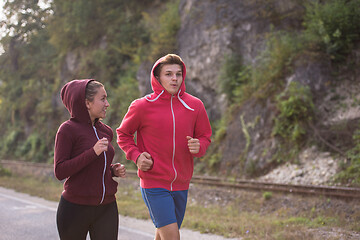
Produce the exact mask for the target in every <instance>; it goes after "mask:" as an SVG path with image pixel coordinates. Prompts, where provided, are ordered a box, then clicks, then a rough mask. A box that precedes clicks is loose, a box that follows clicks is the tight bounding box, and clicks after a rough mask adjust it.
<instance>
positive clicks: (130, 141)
mask: <svg viewBox="0 0 360 240" xmlns="http://www.w3.org/2000/svg"><path fill="white" fill-rule="evenodd" d="M162 60H163V59H162V58H160V59H159V60H158V61H156V63H155V64H154V66H153V68H152V70H151V76H150V81H151V86H152V89H153V91H154V92H153V93H152V94H150V95H147V96H145V97H143V98H140V99H137V100H135V101H133V102H132V103H131V105H130V107H129V109H128V112H127V113H126V115H125V117H124V119H123V121H122V122H121V124H120V126H119V128H117V129H116V133H117V143H118V145H119V146H120V148H121V149H122V150H123V151H124V152H125V153H126V158H127V159H129V160H132V161H134V162H135V163H136V161H137V158H138V157H139V155H140V154H141V153H142V152H148V153H150V155H151V157H152V160H153V163H154V164H153V166H152V168H151V169H150V170H148V171H141V170H138V176H139V177H140V185H141V187H142V188H165V189H167V190H169V191H182V190H187V189H188V188H189V184H190V180H191V178H192V175H193V170H194V162H193V157H201V156H203V155H205V153H206V150H207V148H208V146H209V145H210V142H211V139H210V137H211V133H212V131H211V126H210V122H209V119H208V116H207V113H206V111H205V107H204V104H203V103H202V101H201V100H200V99H198V98H196V97H194V96H192V95H190V94H188V93H186V92H185V75H186V67H185V64H184V63H183V81H182V83H181V85H180V89H179V91H178V92H177V94H174V95H171V94H170V93H169V92H167V91H166V90H165V88H164V87H163V86H162V85H161V84H160V82H159V81H158V80H157V79H156V78H155V76H154V72H153V71H154V69H155V67H156V66H157V65H158V64H159V63H160V62H161V61H162ZM135 133H136V142H135V140H134V134H135ZM186 136H190V137H193V138H197V139H199V141H200V151H199V153H197V154H191V153H190V151H189V148H188V145H187V144H188V140H187V138H186Z"/></svg>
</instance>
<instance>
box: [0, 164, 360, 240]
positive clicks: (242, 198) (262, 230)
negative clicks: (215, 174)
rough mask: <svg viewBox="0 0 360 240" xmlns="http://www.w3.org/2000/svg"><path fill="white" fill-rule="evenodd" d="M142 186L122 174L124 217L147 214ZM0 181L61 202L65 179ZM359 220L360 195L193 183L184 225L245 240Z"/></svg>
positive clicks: (341, 228)
mask: <svg viewBox="0 0 360 240" xmlns="http://www.w3.org/2000/svg"><path fill="white" fill-rule="evenodd" d="M138 185H139V183H138V179H137V178H130V177H128V178H126V179H119V186H118V193H117V195H116V196H117V203H118V207H119V212H120V214H121V215H123V216H129V217H134V218H138V219H149V216H148V211H147V209H146V207H145V204H144V202H143V200H142V197H141V193H140V191H139V187H138ZM0 186H2V187H5V188H11V189H15V190H16V191H19V192H24V193H28V194H30V195H34V196H38V197H41V198H44V199H47V200H50V201H59V198H60V195H61V192H62V183H61V182H59V181H57V180H55V179H54V178H48V177H35V176H18V175H17V174H11V172H10V171H9V170H4V169H1V171H0ZM359 223H360V205H359V200H352V201H345V200H337V199H328V198H324V197H302V196H299V195H281V194H277V193H272V192H264V193H261V192H247V191H240V190H228V189H218V188H211V187H206V186H202V185H192V186H191V187H190V191H189V198H188V207H187V212H186V215H185V219H184V222H183V227H184V228H188V229H192V230H196V231H200V232H202V233H212V234H217V235H222V236H225V237H231V238H236V237H242V238H243V239H246V240H250V239H251V240H257V239H259V240H260V239H268V240H272V239H274V240H275V239H292V240H300V239H307V240H312V239H313V240H315V239H327V240H335V239H342V238H340V236H342V237H344V236H345V238H346V236H347V237H349V236H351V234H355V232H358V233H359V232H360V228H359V226H360V224H359ZM334 229H337V230H334ZM322 232H327V235H326V238H322V237H321V233H322ZM341 234H342V235H341ZM346 239H355V238H346Z"/></svg>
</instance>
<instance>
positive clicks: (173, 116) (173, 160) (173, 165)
mask: <svg viewBox="0 0 360 240" xmlns="http://www.w3.org/2000/svg"><path fill="white" fill-rule="evenodd" d="M173 98H174V95H172V96H171V102H170V103H171V114H172V118H173V154H172V159H171V161H172V167H173V169H174V173H175V176H174V179H173V180H172V182H171V184H170V190H171V191H172V190H173V183H174V182H175V180H176V178H177V171H176V168H175V114H174V108H173Z"/></svg>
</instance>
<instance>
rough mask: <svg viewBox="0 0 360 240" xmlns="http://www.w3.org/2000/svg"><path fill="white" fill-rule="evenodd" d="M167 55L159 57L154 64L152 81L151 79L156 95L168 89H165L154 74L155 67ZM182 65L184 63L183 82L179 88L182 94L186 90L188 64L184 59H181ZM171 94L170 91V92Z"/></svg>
mask: <svg viewBox="0 0 360 240" xmlns="http://www.w3.org/2000/svg"><path fill="white" fill-rule="evenodd" d="M165 57H166V56H163V57H161V58H159V59H158V60H157V61H156V62H155V64H154V66H153V67H152V69H151V76H150V81H151V88H152V90H153V91H154V93H155V95H159V94H160V93H161V92H162V91H164V93H165V92H166V93H167V91H166V90H165V88H164V87H163V86H162V85H161V84H160V82H159V81H158V80H157V79H156V78H155V76H154V69H155V68H156V67H157V66H158V65H159V64H160V63H161V62H163V61H164V59H165ZM181 63H182V65H183V70H182V75H183V81H182V83H181V86H180V88H179V92H180V96H181V95H182V94H183V93H184V92H185V90H186V88H185V76H186V66H185V63H184V62H183V61H181ZM168 94H169V93H168Z"/></svg>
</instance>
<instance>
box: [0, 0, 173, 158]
mask: <svg viewBox="0 0 360 240" xmlns="http://www.w3.org/2000/svg"><path fill="white" fill-rule="evenodd" d="M44 3H45V5H44ZM168 3H169V4H168ZM171 3H172V4H171ZM177 4H178V1H177V0H176V1H171V0H167V1H146V0H135V1H125V0H119V1H112V0H78V1H72V0H53V1H47V0H43V1H41V4H40V1H38V0H33V1H27V0H11V1H10V0H8V1H6V3H5V6H4V10H5V13H6V20H5V21H3V22H2V23H1V26H2V27H5V29H6V35H5V36H3V37H2V38H1V40H0V43H1V44H2V45H3V48H4V53H3V54H1V55H0V123H1V124H2V126H3V127H2V128H1V130H0V134H1V136H2V137H1V138H0V157H7V158H17V159H24V160H29V161H52V154H53V144H54V137H55V133H56V131H57V128H58V126H59V125H60V123H61V122H62V121H64V120H66V119H67V118H68V117H69V115H68V113H67V111H66V110H65V108H64V107H63V105H62V104H61V101H60V99H59V90H60V88H61V87H62V85H63V84H64V83H65V82H67V81H70V80H72V79H76V78H77V79H79V78H95V79H97V80H99V81H101V82H103V83H104V84H105V86H106V89H107V91H108V95H109V101H110V104H111V109H109V112H108V117H107V118H106V119H105V122H106V123H108V124H109V125H110V126H111V127H112V128H113V129H115V128H116V127H117V126H118V124H119V123H120V121H121V119H122V117H123V115H124V113H125V112H126V109H127V106H128V105H129V103H130V102H131V101H132V100H133V99H134V98H137V97H139V93H138V87H137V80H136V72H137V69H138V66H139V64H140V62H141V61H143V60H144V59H149V55H150V54H151V51H150V50H149V49H151V48H149V46H154V41H159V39H157V38H154V37H151V36H152V35H153V33H151V31H154V29H161V31H168V32H164V33H162V34H164V36H167V40H166V41H167V42H168V46H169V47H168V48H167V49H175V42H176V41H175V35H176V34H175V33H176V31H177V26H179V23H176V22H177V21H179V17H178V14H177V11H178V7H177ZM44 6H45V7H44ZM169 13H171V14H169ZM164 14H167V19H165V20H164V19H163V20H162V21H160V20H159V18H160V17H161V16H162V15H164ZM145 16H148V18H146V17H145ZM168 22H170V23H171V25H170V27H169V26H168ZM162 24H163V25H162ZM166 24H167V25H166ZM158 44H159V45H161V44H164V41H163V40H162V41H160V42H159V43H158ZM69 54H70V55H71V54H72V55H74V56H77V57H76V58H75V59H76V62H75V63H74V64H75V65H76V66H77V67H76V68H75V67H74V66H75V65H74V66H70V68H75V71H73V72H69V70H68V68H69V66H68V65H69V64H70V63H69V62H68V60H67V56H69ZM152 60H154V59H152Z"/></svg>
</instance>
